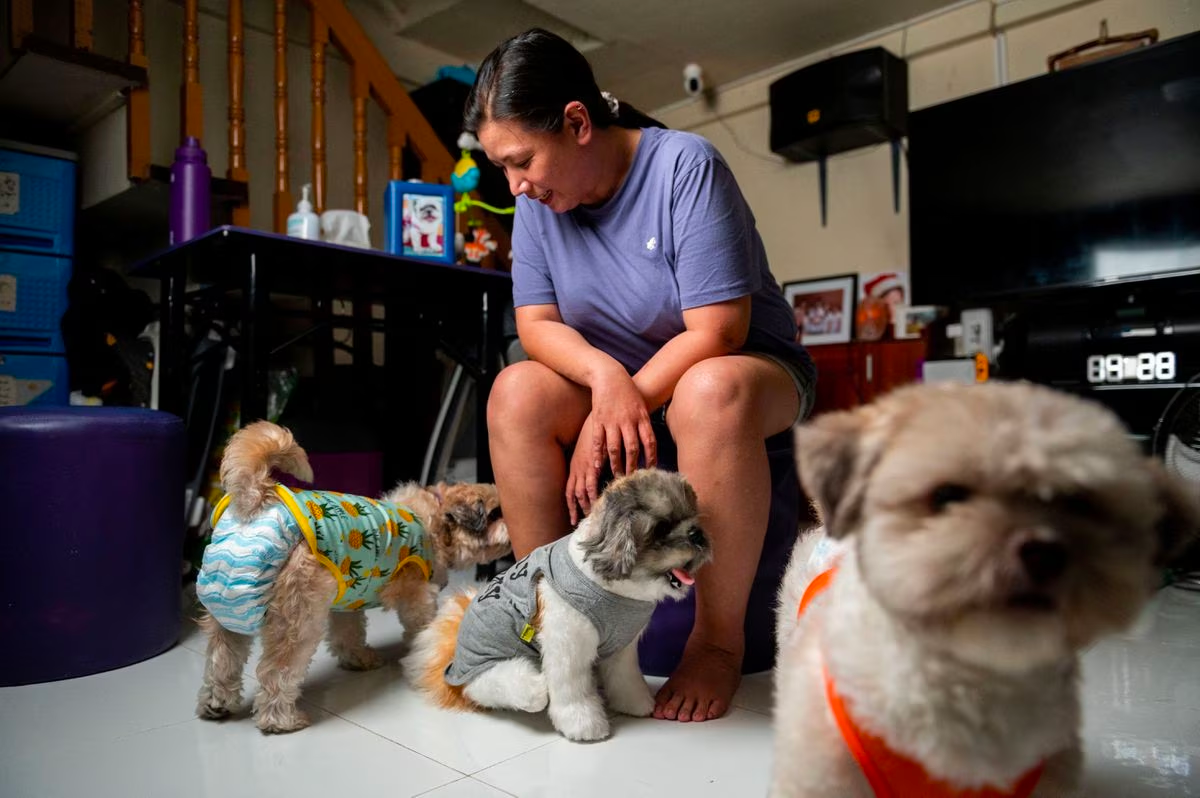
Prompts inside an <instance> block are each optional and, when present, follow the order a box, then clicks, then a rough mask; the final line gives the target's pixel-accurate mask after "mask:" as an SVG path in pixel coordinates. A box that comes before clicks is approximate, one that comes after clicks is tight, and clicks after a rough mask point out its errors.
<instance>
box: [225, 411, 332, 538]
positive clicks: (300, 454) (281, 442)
mask: <svg viewBox="0 0 1200 798" xmlns="http://www.w3.org/2000/svg"><path fill="white" fill-rule="evenodd" d="M271 469H278V470H280V471H282V472H284V473H285V474H291V475H292V476H294V477H296V478H297V479H300V480H303V481H304V482H312V478H313V473H312V466H310V465H309V464H308V455H307V454H305V453H304V449H302V448H301V447H300V444H298V443H296V439H295V438H293V437H292V433H291V432H289V431H288V430H286V429H284V428H283V427H281V426H279V425H278V424H272V423H271V422H270V421H256V422H254V423H253V424H251V425H250V426H248V427H244V428H242V429H240V430H238V431H237V432H235V433H234V435H233V437H232V438H230V439H229V443H227V444H226V445H225V454H224V455H223V456H222V457H221V485H222V486H223V487H224V488H225V492H226V493H228V494H229V496H230V504H231V507H232V509H233V512H234V514H235V515H237V517H239V518H251V517H253V516H254V515H256V514H258V512H259V510H261V509H262V507H263V505H264V504H266V503H267V500H268V498H270V497H271V496H272V495H273V493H272V489H273V488H274V485H275V480H274V479H272V477H271Z"/></svg>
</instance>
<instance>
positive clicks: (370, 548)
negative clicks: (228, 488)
mask: <svg viewBox="0 0 1200 798" xmlns="http://www.w3.org/2000/svg"><path fill="white" fill-rule="evenodd" d="M275 494H276V496H277V497H278V498H279V503H273V504H270V505H268V506H267V507H265V508H263V510H262V512H261V513H260V514H259V515H258V516H256V517H254V518H250V519H247V520H239V519H235V518H234V517H233V515H232V514H227V513H225V509H226V507H228V506H229V500H230V499H229V496H225V497H224V498H222V499H221V501H220V502H218V503H217V506H216V509H214V510H213V516H212V526H213V533H212V542H211V543H209V544H208V547H207V548H206V549H205V550H204V559H203V561H202V563H201V566H200V574H199V576H198V577H197V578H196V597H197V598H198V599H199V600H200V603H201V604H203V605H204V607H205V608H206V609H207V610H208V611H209V612H210V613H212V616H213V618H214V619H216V621H217V622H218V623H220V624H221V625H222V626H224V627H225V628H226V629H228V630H229V631H231V632H238V633H240V634H254V633H255V632H257V631H258V630H259V628H261V626H262V622H263V617H264V616H265V615H266V610H267V602H268V601H269V600H270V597H271V586H272V585H273V584H274V582H275V578H276V576H278V574H279V570H280V569H281V568H282V567H283V565H284V563H285V562H287V558H288V555H289V554H291V551H292V549H293V548H295V547H296V545H297V544H298V543H299V542H300V541H301V540H302V539H303V540H304V541H305V542H307V544H308V547H309V551H311V552H312V554H313V556H314V557H316V559H317V561H318V562H320V563H321V564H322V565H324V566H325V567H326V568H328V569H329V572H330V573H331V574H333V578H334V580H335V581H336V583H337V594H336V595H335V596H334V599H333V609H334V610H346V611H348V610H359V609H368V608H370V607H377V606H379V591H380V590H381V589H382V588H383V586H384V585H386V584H387V583H388V582H389V581H390V580H391V579H392V578H393V577H394V576H395V575H396V574H398V573H400V571H401V570H403V569H404V568H406V567H408V566H410V565H415V566H416V567H417V568H419V569H420V570H421V572H422V574H423V575H424V576H425V578H426V579H429V578H430V575H431V570H430V569H431V563H432V561H433V548H432V542H431V541H430V540H429V536H428V535H426V534H425V527H424V526H423V525H422V524H421V522H420V521H418V520H417V518H416V516H414V515H413V513H412V511H411V510H409V509H408V508H407V507H404V506H403V505H399V504H392V503H390V502H383V501H379V500H376V499H369V498H367V497H365V496H353V495H350V494H345V493H335V492H333V491H316V490H297V491H291V490H288V489H287V488H285V487H284V486H282V485H276V486H275Z"/></svg>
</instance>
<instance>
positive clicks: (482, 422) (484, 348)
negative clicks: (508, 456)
mask: <svg viewBox="0 0 1200 798" xmlns="http://www.w3.org/2000/svg"><path fill="white" fill-rule="evenodd" d="M480 313H481V315H482V318H481V319H480V324H479V379H478V381H477V382H476V384H475V474H476V479H477V480H478V481H479V482H492V481H493V480H494V479H495V475H494V474H493V472H492V457H491V449H490V445H489V443H488V429H487V402H488V395H489V394H490V393H491V392H492V383H494V382H495V381H496V372H497V371H498V370H499V369H500V364H501V363H502V362H503V360H502V358H503V356H504V352H503V346H504V296H503V295H502V294H501V293H500V292H499V291H493V290H488V291H485V292H484V293H483V296H482V302H481V307H480Z"/></svg>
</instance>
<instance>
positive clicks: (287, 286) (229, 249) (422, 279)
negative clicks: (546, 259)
mask: <svg viewBox="0 0 1200 798" xmlns="http://www.w3.org/2000/svg"><path fill="white" fill-rule="evenodd" d="M250 256H253V261H252V260H251V257H250ZM252 262H253V266H254V268H255V269H256V270H261V271H262V274H263V275H265V276H267V277H268V279H269V284H270V291H271V292H272V293H283V294H299V295H310V294H312V293H313V292H314V291H315V290H316V288H317V286H318V285H320V284H322V283H324V284H326V285H330V284H331V285H332V287H333V290H335V291H340V290H342V289H346V290H349V288H350V286H351V285H353V284H356V283H357V284H360V285H361V284H362V283H363V281H365V283H366V285H367V286H368V287H369V288H370V289H374V290H378V291H382V290H383V288H384V287H385V286H390V287H391V288H393V289H396V288H397V287H399V288H400V289H401V290H406V289H410V290H413V291H421V292H429V291H449V292H453V291H455V290H456V289H457V290H460V291H461V290H462V289H463V288H469V289H472V290H474V291H484V290H488V291H501V292H505V293H507V292H510V291H511V290H512V277H511V276H510V275H509V274H508V273H507V272H500V271H495V270H492V269H481V268H479V267H477V266H458V265H450V264H444V263H436V262H431V261H423V260H418V259H414V258H406V257H403V256H400V255H392V254H390V253H387V252H382V251H380V250H374V249H357V248H354V247H346V246H342V245H340V244H329V243H326V242H323V241H307V240H304V239H300V238H292V237H289V236H285V235H279V234H277V233H265V232H262V231H260V230H249V229H246V228H242V227H232V226H228V225H226V226H222V227H217V228H215V229H213V230H209V231H208V232H207V233H205V234H204V235H201V236H197V237H196V238H193V239H192V240H190V241H186V242H184V243H182V244H178V245H176V246H173V247H170V248H169V249H165V250H163V251H161V252H158V253H156V254H154V255H152V256H150V257H148V258H146V259H145V260H143V261H141V262H139V263H137V264H136V265H134V267H133V269H132V271H133V273H135V274H138V275H140V276H144V277H166V276H169V275H170V273H171V272H172V271H173V270H174V269H176V268H178V267H180V266H181V265H184V266H185V267H186V268H187V277H188V279H189V280H191V281H194V282H199V283H229V284H235V285H240V284H241V283H242V281H243V280H244V279H245V272H244V270H245V269H246V268H247V267H248V266H249V265H250V264H251V263H252Z"/></svg>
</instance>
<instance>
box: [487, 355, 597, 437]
mask: <svg viewBox="0 0 1200 798" xmlns="http://www.w3.org/2000/svg"><path fill="white" fill-rule="evenodd" d="M576 406H581V407H582V410H579V409H578V408H577V407H576ZM547 408H553V409H554V412H549V411H548V410H547ZM487 414H488V428H489V429H490V430H504V429H518V430H521V431H522V432H523V433H526V434H534V435H537V434H539V433H545V434H557V432H558V429H559V427H562V426H564V425H565V426H570V425H571V424H572V423H575V422H574V416H576V415H579V416H580V418H579V421H578V423H576V424H575V426H576V428H577V429H578V424H582V423H583V416H585V415H586V414H587V409H586V400H585V398H584V397H583V396H582V395H581V394H580V389H579V387H578V386H576V385H575V384H574V383H572V382H570V381H569V380H567V379H566V378H564V377H562V376H561V375H559V374H558V373H557V372H555V371H553V370H552V369H550V368H548V367H547V366H544V365H542V364H541V363H536V362H534V361H532V360H525V361H522V362H520V363H514V364H512V365H511V366H508V367H506V368H504V369H503V370H501V372H500V373H499V374H497V375H496V381H495V383H493V384H492V390H491V393H489V394H488V411H487ZM568 416H569V417H570V418H567V417H568Z"/></svg>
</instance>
